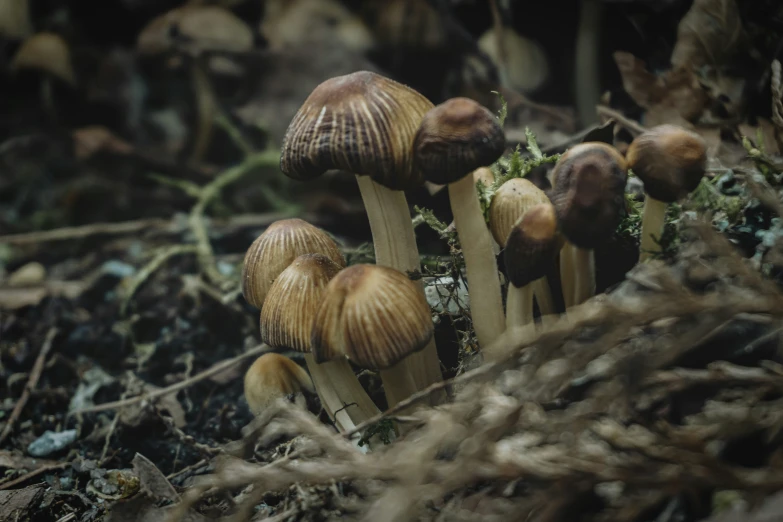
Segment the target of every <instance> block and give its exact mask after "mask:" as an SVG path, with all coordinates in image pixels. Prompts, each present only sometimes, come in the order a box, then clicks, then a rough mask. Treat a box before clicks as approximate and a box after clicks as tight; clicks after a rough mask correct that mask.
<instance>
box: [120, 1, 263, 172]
mask: <svg viewBox="0 0 783 522" xmlns="http://www.w3.org/2000/svg"><path fill="white" fill-rule="evenodd" d="M136 47H137V49H138V51H139V52H140V53H142V54H163V53H167V52H171V51H174V50H184V51H186V52H187V53H188V54H190V55H191V56H190V59H189V60H188V61H189V62H190V64H189V65H190V73H191V78H192V82H193V90H194V95H195V98H196V105H197V111H198V123H197V126H196V135H195V138H194V141H193V152H192V154H191V159H193V160H200V159H201V158H202V157H203V156H204V154H205V153H206V150H207V147H208V146H209V142H210V139H211V136H212V124H213V120H214V118H215V113H216V110H217V109H216V107H217V100H216V97H215V93H214V91H213V89H212V83H211V81H210V79H209V74H208V72H207V66H206V63H205V62H204V56H203V55H204V53H207V52H234V53H237V52H246V51H249V50H250V49H252V48H253V31H252V30H251V29H250V27H249V26H248V25H247V24H245V22H243V21H242V20H241V19H239V18H238V17H236V16H235V15H234V14H233V13H232V12H231V11H229V10H227V9H224V8H222V7H219V6H214V5H213V6H208V5H185V6H183V7H178V8H176V9H172V10H171V11H168V12H167V13H164V14H162V15H161V16H158V17H157V18H155V19H153V20H152V21H151V22H150V23H149V24H147V26H146V27H145V28H144V29H142V31H141V33H139V37H138V41H137V44H136Z"/></svg>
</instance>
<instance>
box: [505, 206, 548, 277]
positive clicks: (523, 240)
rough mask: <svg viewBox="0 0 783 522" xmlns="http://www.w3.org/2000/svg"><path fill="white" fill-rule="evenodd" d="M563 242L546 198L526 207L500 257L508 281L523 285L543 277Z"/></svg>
mask: <svg viewBox="0 0 783 522" xmlns="http://www.w3.org/2000/svg"><path fill="white" fill-rule="evenodd" d="M562 244H563V242H562V237H561V236H560V234H559V233H558V231H557V213H556V212H555V207H554V205H552V204H551V203H549V202H548V201H547V202H546V203H540V204H538V205H535V206H533V207H532V208H530V209H528V211H527V212H525V215H524V216H522V217H521V218H520V219H519V220H518V221H517V223H516V224H515V225H514V227H513V228H512V229H511V233H510V234H509V235H508V241H507V242H506V249H505V251H504V253H503V256H504V261H505V265H506V273H507V274H508V280H509V281H510V282H511V284H512V285H514V286H515V287H517V288H522V287H523V286H526V285H528V284H530V283H532V282H533V281H535V280H537V279H540V278H542V277H544V276H546V274H547V271H548V270H549V268H551V267H552V265H553V263H554V261H555V257H556V256H557V253H558V252H559V251H560V248H561V247H562Z"/></svg>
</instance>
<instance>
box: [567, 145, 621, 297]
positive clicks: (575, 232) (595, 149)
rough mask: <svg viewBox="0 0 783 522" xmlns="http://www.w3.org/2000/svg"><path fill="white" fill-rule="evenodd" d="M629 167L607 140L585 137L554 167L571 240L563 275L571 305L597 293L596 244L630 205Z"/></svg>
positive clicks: (611, 231) (614, 225)
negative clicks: (627, 191) (586, 139)
mask: <svg viewBox="0 0 783 522" xmlns="http://www.w3.org/2000/svg"><path fill="white" fill-rule="evenodd" d="M627 177H628V168H627V166H626V164H625V159H624V158H623V157H622V155H621V154H620V153H619V152H617V150H616V149H615V148H614V147H612V146H610V145H607V144H605V143H600V142H587V143H580V144H579V145H576V146H574V147H572V148H571V149H569V150H568V151H566V153H565V154H563V155H562V156H561V157H560V159H559V160H558V162H557V163H556V164H555V168H554V169H553V171H552V193H551V200H552V203H553V204H554V205H555V209H556V211H557V220H558V222H559V223H560V231H561V233H562V234H563V235H564V236H565V238H566V240H567V241H566V243H565V245H564V246H563V249H562V250H561V252H560V279H561V284H562V287H563V301H564V302H565V306H566V308H570V307H572V306H575V305H578V304H580V303H582V302H584V301H585V300H587V299H588V298H590V297H592V296H593V295H594V294H595V256H594V252H593V249H594V248H595V247H596V246H597V245H598V244H600V243H601V242H602V241H603V240H605V239H606V238H607V237H608V236H609V235H611V234H612V233H613V232H614V229H615V228H616V227H617V225H618V224H619V223H620V220H621V219H622V215H623V212H624V210H625V184H626V180H627Z"/></svg>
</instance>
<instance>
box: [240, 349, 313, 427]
mask: <svg viewBox="0 0 783 522" xmlns="http://www.w3.org/2000/svg"><path fill="white" fill-rule="evenodd" d="M303 391H307V392H309V393H314V391H315V390H313V383H312V381H311V380H310V376H309V375H307V372H306V371H305V370H304V368H302V367H301V366H299V365H298V364H296V363H295V362H294V361H292V360H291V359H289V358H288V357H285V356H283V355H280V354H277V353H265V354H264V355H262V356H261V357H259V358H258V359H256V360H255V361H254V362H253V364H252V365H250V368H248V370H247V373H245V400H247V405H248V407H250V411H251V412H252V413H253V415H260V414H261V412H263V411H264V409H265V408H266V407H268V406H269V405H270V404H271V403H272V402H274V401H275V400H277V399H282V398H285V397H289V396H293V397H294V400H295V401H296V403H297V404H299V405H300V406H303V407H304V406H305V404H306V403H305V402H304V396H303V395H302V392H303Z"/></svg>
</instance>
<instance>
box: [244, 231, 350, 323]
mask: <svg viewBox="0 0 783 522" xmlns="http://www.w3.org/2000/svg"><path fill="white" fill-rule="evenodd" d="M312 253H318V254H324V255H325V256H326V257H328V258H329V259H331V260H332V261H333V262H334V263H335V264H337V265H338V266H340V267H344V266H345V258H344V257H343V254H342V252H340V249H339V247H338V246H337V244H336V243H335V242H334V240H333V239H332V238H331V237H329V235H328V234H327V233H326V232H324V231H323V230H321V229H320V228H318V227H314V226H313V225H311V224H310V223H308V222H307V221H304V220H301V219H296V218H293V219H283V220H280V221H275V222H274V223H272V224H271V225H269V227H268V228H267V229H266V230H265V231H264V233H263V234H261V235H260V236H258V238H256V240H255V241H253V244H252V245H250V248H248V249H247V253H246V254H245V262H244V265H243V267H242V295H244V296H245V300H246V301H247V302H248V303H250V304H251V305H253V306H255V307H256V308H259V309H260V308H261V307H262V305H263V304H264V299H266V295H267V293H268V292H269V288H270V287H271V286H272V283H273V282H274V280H275V279H276V278H277V276H278V275H280V273H281V272H282V271H283V270H285V269H286V267H288V265H290V264H291V262H292V261H293V260H294V259H296V258H297V257H299V256H301V255H303V254H312Z"/></svg>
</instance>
